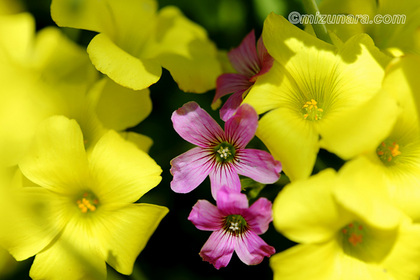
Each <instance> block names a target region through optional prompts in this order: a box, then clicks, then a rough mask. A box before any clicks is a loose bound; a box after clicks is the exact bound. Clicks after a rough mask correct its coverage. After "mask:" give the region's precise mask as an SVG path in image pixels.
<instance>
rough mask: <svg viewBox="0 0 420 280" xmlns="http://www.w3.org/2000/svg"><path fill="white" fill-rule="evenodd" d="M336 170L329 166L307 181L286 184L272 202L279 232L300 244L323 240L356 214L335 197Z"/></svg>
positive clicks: (326, 239)
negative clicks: (333, 190)
mask: <svg viewBox="0 0 420 280" xmlns="http://www.w3.org/2000/svg"><path fill="white" fill-rule="evenodd" d="M336 177H337V176H336V173H335V172H334V171H333V170H332V169H326V170H324V171H322V172H321V173H318V174H316V175H313V176H312V177H310V178H309V179H306V180H298V181H295V182H292V183H291V184H289V185H287V186H286V187H285V188H284V189H283V190H282V191H281V192H280V193H279V195H278V196H277V198H276V200H275V201H274V204H273V223H274V226H275V227H276V229H277V230H278V231H280V232H281V233H282V234H284V235H285V236H286V237H287V238H289V239H291V240H293V241H295V242H298V243H320V242H325V241H328V240H331V239H334V238H335V235H336V234H337V232H338V231H339V230H340V229H341V228H342V227H343V226H344V225H345V224H347V223H349V222H351V221H352V218H353V216H352V215H351V214H349V213H348V212H347V211H343V210H342V209H341V208H340V207H339V206H338V205H337V203H336V202H335V201H334V199H333V197H332V195H331V194H332V189H333V188H335V187H336V185H337V180H336Z"/></svg>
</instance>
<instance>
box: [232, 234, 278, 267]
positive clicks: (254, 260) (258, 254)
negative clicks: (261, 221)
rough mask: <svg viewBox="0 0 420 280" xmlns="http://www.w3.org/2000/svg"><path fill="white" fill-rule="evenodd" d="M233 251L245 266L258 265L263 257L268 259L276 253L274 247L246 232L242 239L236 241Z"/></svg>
mask: <svg viewBox="0 0 420 280" xmlns="http://www.w3.org/2000/svg"><path fill="white" fill-rule="evenodd" d="M235 251H236V254H237V255H238V257H239V259H240V260H241V261H242V262H244V263H245V264H247V265H255V264H259V263H261V262H262V260H263V259H264V257H270V256H271V255H272V254H274V253H275V252H276V250H275V249H274V247H272V246H270V245H268V244H267V243H265V241H264V240H262V238H261V237H259V236H258V235H256V234H255V233H254V232H252V231H247V232H246V233H245V234H244V235H243V236H242V238H237V239H236V243H235Z"/></svg>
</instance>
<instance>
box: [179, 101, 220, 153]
mask: <svg viewBox="0 0 420 280" xmlns="http://www.w3.org/2000/svg"><path fill="white" fill-rule="evenodd" d="M171 120H172V123H173V126H174V129H175V131H176V132H177V133H178V134H179V135H180V136H181V137H182V138H184V140H186V141H188V142H190V143H192V144H194V145H197V146H200V147H203V148H207V147H209V145H211V144H212V143H216V142H220V140H221V137H222V136H223V130H222V128H221V127H220V126H219V124H218V123H217V122H216V121H215V120H214V119H213V118H212V117H211V116H210V115H209V114H208V113H207V112H206V111H204V110H203V109H202V108H201V107H200V106H199V105H198V104H197V103H196V102H188V103H186V104H184V105H183V106H182V107H181V108H179V109H178V110H176V111H175V112H173V114H172V117H171Z"/></svg>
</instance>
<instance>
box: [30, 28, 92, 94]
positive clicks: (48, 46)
mask: <svg viewBox="0 0 420 280" xmlns="http://www.w3.org/2000/svg"><path fill="white" fill-rule="evenodd" d="M27 63H28V64H29V65H28V66H30V67H31V68H32V69H33V70H35V71H39V72H41V73H42V81H43V82H46V83H49V84H52V85H53V87H54V86H60V84H62V85H66V86H69V87H70V86H71V87H72V89H69V91H73V92H72V95H77V93H79V92H80V93H81V94H82V95H83V94H84V92H86V90H87V88H88V87H90V86H92V83H93V82H94V81H95V80H96V79H97V76H98V73H97V71H96V69H95V67H93V65H92V63H91V61H90V60H89V56H88V55H87V54H86V49H84V48H82V47H80V46H78V45H77V44H75V43H74V42H73V41H71V40H70V39H68V38H67V37H66V36H65V35H64V34H63V33H62V32H61V31H60V29H58V28H55V27H46V28H44V29H42V30H40V31H39V32H38V33H37V36H36V39H35V42H34V46H33V50H32V56H31V58H30V59H29V60H28V61H27ZM77 87H79V88H77ZM80 93H79V94H80ZM63 95H64V94H63Z"/></svg>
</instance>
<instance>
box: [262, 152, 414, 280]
mask: <svg viewBox="0 0 420 280" xmlns="http://www.w3.org/2000/svg"><path fill="white" fill-rule="evenodd" d="M368 166H370V165H368V161H367V160H366V159H365V158H363V157H361V158H358V159H354V160H352V161H350V162H348V163H346V164H345V165H344V166H343V167H342V169H340V171H339V172H338V173H337V172H335V171H334V170H332V169H326V170H324V171H321V172H320V173H318V174H316V175H314V176H312V177H310V178H308V179H304V180H299V181H296V182H292V183H291V184H289V185H288V186H286V187H285V188H284V189H283V190H282V191H281V192H280V194H279V195H278V197H277V198H276V200H275V201H274V204H273V219H274V220H273V223H274V226H275V227H276V229H277V230H278V231H280V232H281V233H282V234H284V235H285V236H286V237H288V238H289V239H291V240H293V241H295V242H298V243H300V244H298V245H296V246H294V247H292V248H290V249H287V250H286V251H283V252H281V253H278V254H277V255H274V256H272V257H271V259H270V264H271V268H272V269H273V271H274V279H279V280H280V279H282V280H288V279H290V280H292V279H293V280H300V279H302V280H303V279H315V280H330V279H331V280H337V279H340V280H347V279H349V280H350V279H372V280H383V279H388V280H391V279H395V280H396V279H418V278H419V276H420V268H419V266H418V259H419V257H420V244H419V242H418V240H419V237H420V226H419V225H418V224H412V223H411V221H410V220H409V219H408V218H407V217H406V216H404V215H403V214H402V213H401V212H400V211H399V209H397V208H396V207H395V206H394V205H393V204H392V201H391V198H390V196H389V193H388V192H387V188H386V185H385V183H384V181H383V178H382V177H381V176H380V174H381V173H380V171H379V170H378V168H368Z"/></svg>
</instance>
